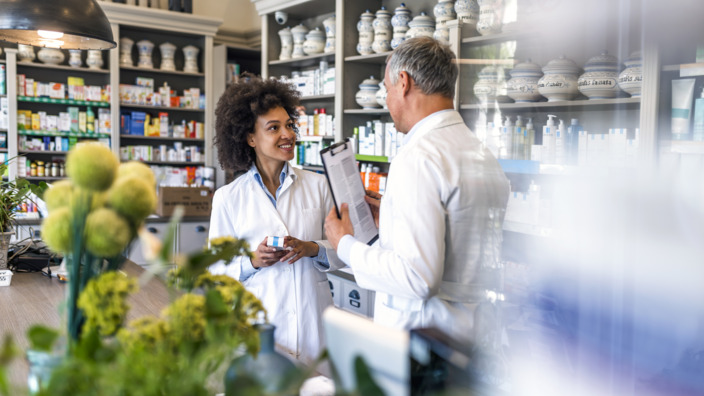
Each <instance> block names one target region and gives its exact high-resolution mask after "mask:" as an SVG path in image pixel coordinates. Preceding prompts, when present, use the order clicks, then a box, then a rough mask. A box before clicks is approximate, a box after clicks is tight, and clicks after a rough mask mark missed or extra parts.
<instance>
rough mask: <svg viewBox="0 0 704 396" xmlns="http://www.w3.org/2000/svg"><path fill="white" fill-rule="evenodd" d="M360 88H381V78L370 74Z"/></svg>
mask: <svg viewBox="0 0 704 396" xmlns="http://www.w3.org/2000/svg"><path fill="white" fill-rule="evenodd" d="M359 89H379V80H377V79H376V78H374V76H370V77H369V78H368V79H366V80H364V81H362V83H361V84H359Z"/></svg>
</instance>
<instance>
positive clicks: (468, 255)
mask: <svg viewBox="0 0 704 396" xmlns="http://www.w3.org/2000/svg"><path fill="white" fill-rule="evenodd" d="M457 74H458V71H457V65H456V63H455V55H454V53H453V52H452V51H451V50H450V49H449V48H448V47H447V46H445V45H443V44H441V43H439V42H438V41H436V40H433V39H431V38H427V37H424V38H412V39H408V40H406V41H404V42H403V43H402V44H401V45H399V46H398V48H396V50H395V51H394V52H393V53H392V54H391V55H390V56H389V59H388V61H387V66H386V73H385V76H384V83H385V85H386V89H387V92H388V94H387V97H386V103H387V105H388V108H389V113H390V114H391V118H392V119H393V120H394V123H395V124H396V129H397V130H398V131H399V132H401V133H404V134H406V136H405V138H404V141H403V146H402V147H401V149H400V150H399V152H398V154H397V156H396V157H395V158H394V160H393V163H392V164H391V166H390V169H389V177H388V183H387V186H386V194H385V195H384V196H383V198H382V197H381V196H380V195H378V194H374V193H368V196H367V202H368V203H369V204H370V206H371V207H372V211H373V212H374V214H375V218H376V219H377V225H378V226H379V240H378V243H376V244H375V245H374V246H368V245H366V244H365V243H363V242H360V241H358V240H356V239H355V238H354V236H353V235H354V230H353V227H352V225H351V223H350V220H349V214H348V213H349V212H348V208H347V205H346V204H343V205H341V211H340V212H341V219H338V217H337V214H336V212H335V210H334V208H333V210H332V211H330V213H329V214H328V216H327V218H326V221H325V231H326V234H327V238H328V240H329V241H330V242H331V243H332V245H333V247H335V248H336V250H337V253H338V257H339V258H340V259H342V260H343V261H344V262H345V263H346V264H347V265H349V266H350V267H351V268H352V270H353V272H354V276H355V279H356V281H357V284H358V285H359V286H360V287H363V288H365V289H370V290H374V291H375V292H376V301H375V306H374V320H375V322H377V323H380V324H382V325H386V326H390V327H394V328H401V329H412V328H418V327H437V328H439V329H441V330H442V331H444V332H446V333H447V334H448V335H450V336H452V337H454V338H455V339H457V340H459V341H464V342H469V341H473V340H474V338H473V337H472V330H473V329H474V327H475V326H474V324H475V319H474V312H475V309H476V307H477V306H478V305H479V303H480V302H482V301H484V299H485V296H486V291H487V289H491V286H492V285H490V284H488V283H487V279H488V278H491V276H490V274H492V273H494V271H492V270H493V269H496V268H497V267H498V264H499V263H498V261H499V259H500V257H499V255H500V248H501V241H502V230H501V226H502V222H503V217H504V212H505V210H506V203H507V201H508V195H509V185H508V181H507V179H506V176H505V175H504V172H503V171H502V170H501V167H500V166H499V164H498V162H497V161H496V159H495V158H494V157H493V156H492V155H491V153H490V152H489V151H488V150H487V149H486V148H485V147H483V146H482V144H481V142H480V141H479V139H477V137H476V136H475V135H474V134H473V133H472V132H471V131H470V130H469V128H467V126H466V125H465V123H464V120H463V119H462V117H461V116H460V114H459V113H458V112H457V111H455V110H454V107H453V98H454V93H455V81H456V80H457Z"/></svg>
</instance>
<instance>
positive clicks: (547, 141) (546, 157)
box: [541, 114, 556, 164]
mask: <svg viewBox="0 0 704 396" xmlns="http://www.w3.org/2000/svg"><path fill="white" fill-rule="evenodd" d="M554 118H555V116H554V115H552V114H548V122H547V124H545V126H543V149H542V154H541V156H542V163H544V164H554V163H555V129H556V128H555V121H553V119H554Z"/></svg>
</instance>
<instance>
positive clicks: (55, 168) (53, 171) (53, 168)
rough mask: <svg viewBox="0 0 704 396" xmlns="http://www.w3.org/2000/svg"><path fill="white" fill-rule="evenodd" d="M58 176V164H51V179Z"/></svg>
mask: <svg viewBox="0 0 704 396" xmlns="http://www.w3.org/2000/svg"><path fill="white" fill-rule="evenodd" d="M58 176H59V164H58V163H56V162H52V163H51V177H58Z"/></svg>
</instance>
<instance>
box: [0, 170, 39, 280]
mask: <svg viewBox="0 0 704 396" xmlns="http://www.w3.org/2000/svg"><path fill="white" fill-rule="evenodd" d="M7 165H8V162H4V163H2V164H0V175H4V174H5V173H6V171H7ZM46 189H47V184H46V183H45V182H40V183H39V184H32V183H30V182H29V181H27V180H25V179H15V180H2V181H0V270H4V269H6V268H7V264H8V257H7V251H8V248H9V246H10V238H11V237H12V235H13V234H14V232H13V231H12V226H13V225H14V223H15V214H16V213H17V211H16V208H17V207H18V206H20V205H22V203H23V202H25V201H28V200H31V194H35V195H36V196H37V197H41V196H42V194H43V192H44V190H46Z"/></svg>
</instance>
